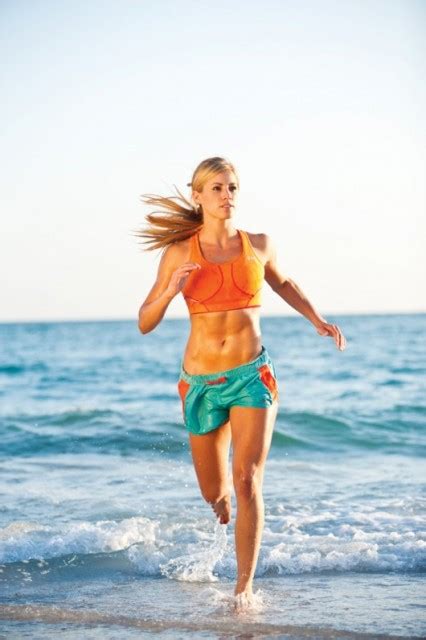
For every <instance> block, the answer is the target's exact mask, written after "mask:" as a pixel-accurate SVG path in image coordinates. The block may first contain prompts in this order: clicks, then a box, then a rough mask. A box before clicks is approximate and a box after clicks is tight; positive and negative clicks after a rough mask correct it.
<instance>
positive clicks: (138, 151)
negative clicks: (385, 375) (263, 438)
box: [0, 0, 426, 322]
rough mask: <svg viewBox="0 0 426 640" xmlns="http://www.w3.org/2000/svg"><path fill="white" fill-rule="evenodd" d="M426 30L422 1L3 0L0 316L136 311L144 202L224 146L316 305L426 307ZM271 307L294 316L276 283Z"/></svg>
mask: <svg viewBox="0 0 426 640" xmlns="http://www.w3.org/2000/svg"><path fill="white" fill-rule="evenodd" d="M425 31H426V2H424V1H423V0H419V1H416V0H401V1H398V0H354V1H352V0H343V1H342V0H335V1H332V0H315V1H307V0H279V1H278V0H277V1H272V0H262V1H260V0H258V1H256V2H254V1H252V0H235V1H232V0H231V1H230V0H228V1H226V2H225V1H223V0H217V1H215V2H206V1H203V0H194V1H192V0H173V1H169V0H158V1H156V2H153V1H143V0H120V2H117V1H116V2H112V1H110V0H102V1H99V0H90V2H81V1H80V0H73V2H65V1H64V0H59V1H58V0H54V1H49V0H44V1H43V0H2V1H1V2H0V87H1V93H2V96H3V97H2V100H1V103H0V121H1V124H2V126H1V144H0V163H1V167H2V168H1V172H0V321H3V322H13V321H39V320H40V321H41V320H46V321H50V320H85V319H87V320H90V319H121V318H122V319H135V320H136V319H137V313H138V309H139V307H140V305H141V304H142V302H143V300H144V298H145V297H146V295H147V294H148V292H149V290H150V288H151V286H152V285H153V283H154V280H155V276H156V272H157V269H158V262H159V257H160V254H159V253H158V252H149V251H144V250H142V248H141V245H140V244H138V242H137V240H136V238H135V237H134V235H133V232H134V230H135V229H136V228H140V227H141V226H143V225H144V216H145V215H146V214H147V213H149V211H150V209H149V207H148V206H147V205H145V204H143V203H142V202H141V200H140V196H141V194H143V193H159V194H162V195H172V194H173V186H174V185H176V186H177V187H178V188H179V189H180V190H181V191H183V193H185V195H188V196H189V195H190V191H189V189H188V187H187V186H186V183H187V182H189V181H190V179H191V176H192V173H193V171H194V169H195V167H196V166H197V165H198V164H199V162H200V161H201V160H203V159H204V158H207V157H211V156H216V155H219V156H225V157H227V158H229V159H230V160H231V161H232V162H233V163H234V164H235V166H236V168H237V171H238V174H239V179H240V187H241V190H240V196H239V205H238V207H237V210H236V211H235V213H234V224H235V226H236V227H237V228H242V229H245V230H247V231H249V232H253V233H259V232H262V233H267V234H268V235H270V236H271V237H272V238H273V240H274V242H275V245H276V247H277V254H278V263H279V265H280V269H281V270H282V271H283V272H284V273H285V274H286V275H287V277H289V278H291V279H292V280H294V281H295V282H296V283H297V284H298V286H299V287H300V288H301V289H302V291H303V292H304V293H305V295H306V296H307V297H308V299H309V300H310V301H311V303H312V304H313V305H314V307H315V308H316V309H317V310H318V311H319V312H320V313H321V314H322V315H323V316H325V317H326V318H327V313H329V314H347V313H356V314H364V313H397V312H401V313H408V312H425V311H426V293H425V291H426V287H425V286H424V282H425V275H426V260H425V246H424V238H425V237H426V233H425V231H426V229H425V220H426V216H425V213H426V185H425V168H426V146H425V141H426V135H425V128H426V127H425V117H424V114H425V113H426V85H425V82H424V78H425V77H426V73H425V72H426V69H425V67H426V55H425V54H426V45H425V43H426V38H425V35H426V34H425ZM186 315H187V310H186V306H185V304H184V301H183V299H182V297H181V296H180V295H179V296H178V297H177V298H176V299H174V300H173V301H172V303H171V305H170V306H169V308H168V311H167V316H166V317H179V316H180V317H182V316H186ZM263 315H266V316H267V315H297V312H296V311H295V310H294V309H292V308H291V307H290V306H289V305H288V304H286V303H285V302H284V301H283V300H282V299H281V298H280V297H279V296H277V294H275V293H274V292H272V290H271V289H270V288H269V287H268V285H267V284H265V287H264V305H263Z"/></svg>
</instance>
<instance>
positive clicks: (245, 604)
mask: <svg viewBox="0 0 426 640" xmlns="http://www.w3.org/2000/svg"><path fill="white" fill-rule="evenodd" d="M234 595H235V601H234V611H235V612H236V613H242V612H243V611H247V610H248V609H250V608H251V606H252V604H253V591H252V589H251V587H248V588H247V589H246V590H245V591H240V592H239V593H235V594H234Z"/></svg>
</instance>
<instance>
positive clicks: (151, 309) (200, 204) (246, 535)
mask: <svg viewBox="0 0 426 640" xmlns="http://www.w3.org/2000/svg"><path fill="white" fill-rule="evenodd" d="M188 186H191V187H192V202H189V201H188V200H187V199H186V198H184V196H182V194H181V193H180V192H179V191H177V192H178V194H179V197H172V198H163V197H161V196H149V195H146V196H143V200H144V201H145V202H146V203H147V204H150V205H160V206H161V208H162V211H161V212H159V213H160V215H158V212H157V215H155V214H150V215H148V216H147V220H148V222H149V223H150V226H149V227H148V228H146V229H145V230H143V231H142V232H138V235H139V236H141V237H143V238H145V242H146V243H148V244H149V245H151V246H149V248H150V249H156V248H163V249H165V250H164V252H163V254H162V258H161V261H160V264H159V268H158V274H157V279H156V281H155V283H154V285H153V287H152V289H151V291H150V292H149V294H148V296H147V297H146V299H145V301H144V302H143V304H142V306H141V307H140V309H139V329H140V331H141V332H142V333H144V334H145V333H149V332H150V331H152V330H153V329H154V328H155V327H156V326H157V325H158V324H159V322H160V321H161V320H162V318H163V316H164V314H165V312H166V309H167V307H168V305H169V304H170V302H171V300H173V298H174V297H175V296H176V295H177V294H178V293H180V292H182V294H183V296H184V298H185V301H186V303H187V305H188V309H189V312H190V318H191V331H190V335H189V339H188V342H187V345H186V348H185V353H184V357H183V361H182V366H181V373H180V378H179V382H178V389H179V393H180V397H181V400H182V410H183V416H184V422H185V425H186V428H187V430H188V431H189V442H190V447H191V454H192V459H193V462H194V467H195V472H196V475H197V479H198V482H199V485H200V490H201V494H202V496H203V497H204V499H205V500H206V501H207V502H208V503H210V504H211V506H212V508H213V510H214V512H215V513H216V516H217V518H218V519H219V522H220V523H221V524H227V523H228V522H229V521H230V518H231V495H230V486H229V482H228V454H229V447H230V443H231V441H232V450H233V460H232V481H233V485H234V490H235V495H236V501H237V517H236V523H235V543H236V556H237V568H238V577H237V583H236V586H235V595H236V596H238V597H239V598H240V600H241V599H245V600H246V601H247V600H248V601H249V600H250V599H251V597H252V595H253V577H254V573H255V569H256V564H257V559H258V555H259V548H260V541H261V535H262V531H263V524H264V505H263V496H262V482H263V474H264V466H265V461H266V457H267V455H268V451H269V447H270V443H271V438H272V432H273V428H274V423H275V418H276V415H277V409H278V386H277V383H276V377H275V370H274V366H273V363H272V361H271V359H270V357H269V355H268V353H267V351H266V350H265V348H264V347H263V346H262V338H261V334H260V327H259V308H260V302H261V301H260V294H261V287H262V283H263V280H266V282H267V283H268V284H269V286H270V287H271V288H272V289H273V290H274V291H275V292H276V293H277V294H278V295H279V296H280V297H281V298H282V299H283V300H285V301H286V302H287V303H288V304H289V305H291V306H292V307H294V308H295V309H296V310H297V311H299V312H300V313H301V314H303V315H304V316H305V317H306V318H307V319H308V320H309V321H310V322H312V324H313V325H314V326H315V328H316V330H317V332H318V333H319V334H320V335H322V336H330V337H332V338H333V339H334V341H335V343H336V346H337V347H338V348H339V349H340V350H343V349H344V348H345V344H346V341H345V338H344V336H343V335H342V333H341V331H340V329H339V327H338V326H337V325H335V324H329V323H328V322H327V321H326V320H324V318H322V317H321V316H320V315H319V314H318V312H317V311H316V310H315V309H314V308H313V306H312V305H311V303H310V302H309V301H308V300H307V298H306V296H305V295H304V294H303V292H302V291H301V290H300V288H299V287H298V286H297V285H296V283H295V282H294V281H293V280H291V279H290V278H288V277H286V276H285V275H283V273H282V272H281V271H280V269H279V267H278V265H277V262H276V252H275V248H274V245H273V243H272V241H271V239H270V237H268V236H267V235H265V234H263V233H259V234H252V233H248V232H245V231H242V230H238V229H237V228H236V227H235V226H234V223H233V218H234V215H235V211H236V205H237V199H238V192H239V181H238V176H237V172H236V170H235V168H234V166H233V165H232V164H231V162H229V161H228V160H227V159H225V158H218V157H215V158H208V159H207V160H204V161H203V162H201V163H200V164H199V165H198V167H197V168H196V169H195V171H194V174H193V177H192V181H191V183H189V185H188Z"/></svg>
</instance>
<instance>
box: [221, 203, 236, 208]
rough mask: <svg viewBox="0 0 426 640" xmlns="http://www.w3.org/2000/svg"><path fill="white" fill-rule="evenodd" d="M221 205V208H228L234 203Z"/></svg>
mask: <svg viewBox="0 0 426 640" xmlns="http://www.w3.org/2000/svg"><path fill="white" fill-rule="evenodd" d="M221 206H222V209H230V208H231V207H233V206H234V205H233V204H223V205H221Z"/></svg>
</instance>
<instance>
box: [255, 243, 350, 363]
mask: <svg viewBox="0 0 426 640" xmlns="http://www.w3.org/2000/svg"><path fill="white" fill-rule="evenodd" d="M265 239H266V254H267V261H266V263H265V280H266V282H267V283H268V284H269V286H270V287H271V289H272V290H273V291H275V293H277V294H278V295H279V296H280V298H282V299H283V300H284V301H285V302H287V304H289V305H290V306H291V307H293V309H296V311H298V312H299V313H301V314H302V315H303V316H305V318H307V319H308V320H309V321H310V322H312V324H313V325H314V327H315V328H316V330H317V332H318V333H319V334H320V335H322V336H331V337H332V338H334V341H335V343H336V346H337V347H338V349H340V350H341V351H343V349H344V348H345V346H346V339H345V337H344V335H343V334H342V332H341V331H340V329H339V327H338V326H337V325H335V324H329V323H328V322H327V321H326V320H325V319H324V318H323V317H322V316H321V315H320V313H319V312H318V311H317V310H316V309H315V308H314V306H313V305H312V304H311V303H310V302H309V300H308V298H307V297H306V295H305V294H304V293H303V291H302V290H301V289H300V287H298V285H297V284H296V283H295V282H294V280H292V279H291V278H288V277H287V276H285V275H284V274H283V273H282V272H281V271H280V269H279V267H278V264H277V254H276V249H275V246H274V244H273V243H272V241H271V239H270V238H269V237H268V236H265Z"/></svg>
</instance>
